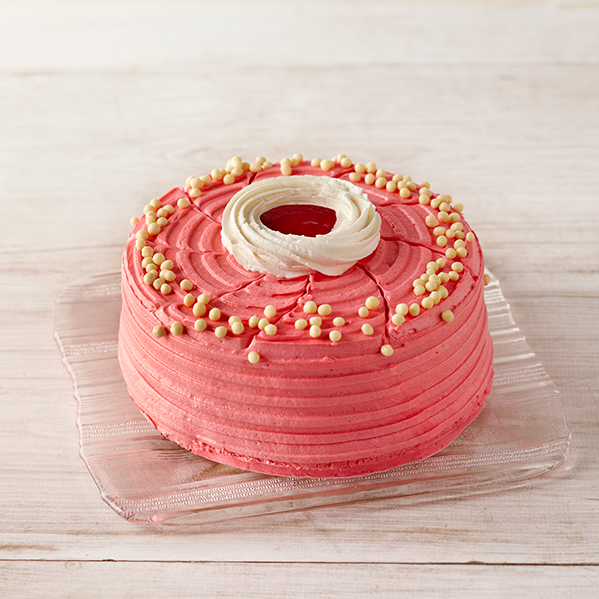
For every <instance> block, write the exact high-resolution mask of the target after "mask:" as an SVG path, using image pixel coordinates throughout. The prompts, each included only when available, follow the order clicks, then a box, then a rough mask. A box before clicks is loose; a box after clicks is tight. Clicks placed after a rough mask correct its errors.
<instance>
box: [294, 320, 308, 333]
mask: <svg viewBox="0 0 599 599" xmlns="http://www.w3.org/2000/svg"><path fill="white" fill-rule="evenodd" d="M307 326H308V321H307V320H306V319H305V318H298V319H297V320H296V321H295V328H296V329H297V330H298V331H302V330H303V329H305V328H306V327H307Z"/></svg>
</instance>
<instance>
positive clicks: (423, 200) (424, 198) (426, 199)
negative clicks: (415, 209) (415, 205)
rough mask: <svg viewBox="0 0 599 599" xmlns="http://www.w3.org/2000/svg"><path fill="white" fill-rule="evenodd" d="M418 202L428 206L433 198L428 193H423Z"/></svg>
mask: <svg viewBox="0 0 599 599" xmlns="http://www.w3.org/2000/svg"><path fill="white" fill-rule="evenodd" d="M418 202H419V203H420V204H422V205H424V206H426V205H428V204H430V203H431V199H430V198H429V197H428V196H427V195H424V194H423V195H421V196H420V197H419V198H418Z"/></svg>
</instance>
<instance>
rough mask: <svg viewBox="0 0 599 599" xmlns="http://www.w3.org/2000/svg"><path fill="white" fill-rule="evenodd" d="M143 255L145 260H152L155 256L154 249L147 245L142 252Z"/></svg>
mask: <svg viewBox="0 0 599 599" xmlns="http://www.w3.org/2000/svg"><path fill="white" fill-rule="evenodd" d="M141 255H142V256H143V257H144V258H150V259H152V256H153V255H154V250H153V248H151V247H150V246H149V245H146V246H144V247H143V248H142V250H141Z"/></svg>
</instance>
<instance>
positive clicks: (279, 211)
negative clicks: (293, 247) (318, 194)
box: [260, 204, 337, 237]
mask: <svg viewBox="0 0 599 599" xmlns="http://www.w3.org/2000/svg"><path fill="white" fill-rule="evenodd" d="M260 220H261V221H262V224H263V225H264V226H265V227H268V228H269V229H272V230H273V231H278V232H279V233H283V234H284V235H303V236H304V237H316V236H317V235H326V234H327V233H330V232H331V231H332V229H333V227H334V226H335V222H336V221H337V213H336V212H335V211H334V210H332V209H331V208H325V207H324V206H315V205H313V204H286V205H285V206H277V207H276V208H272V209H270V210H268V211H267V212H265V213H264V214H262V215H261V216H260Z"/></svg>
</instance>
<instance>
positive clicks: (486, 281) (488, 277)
mask: <svg viewBox="0 0 599 599" xmlns="http://www.w3.org/2000/svg"><path fill="white" fill-rule="evenodd" d="M484 282H485V287H486V286H487V285H488V284H489V283H490V282H491V276H490V275H488V274H486V273H485V276H484Z"/></svg>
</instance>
